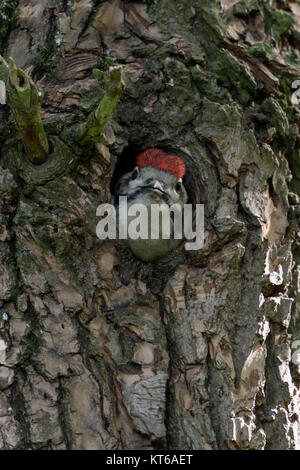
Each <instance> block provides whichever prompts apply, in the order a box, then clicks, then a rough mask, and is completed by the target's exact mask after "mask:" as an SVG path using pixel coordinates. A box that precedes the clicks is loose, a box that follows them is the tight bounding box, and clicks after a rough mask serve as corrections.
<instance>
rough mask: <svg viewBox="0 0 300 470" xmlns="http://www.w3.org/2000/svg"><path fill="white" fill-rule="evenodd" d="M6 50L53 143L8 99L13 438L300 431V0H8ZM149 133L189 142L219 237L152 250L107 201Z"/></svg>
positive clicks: (6, 218) (120, 441)
mask: <svg viewBox="0 0 300 470" xmlns="http://www.w3.org/2000/svg"><path fill="white" fill-rule="evenodd" d="M5 15H6V16H7V17H8V18H9V21H8V20H7V18H5ZM0 47H1V51H0V52H1V54H2V55H3V57H4V58H5V60H8V57H9V56H11V57H12V58H13V59H14V61H15V63H16V64H17V66H18V67H20V69H23V70H24V72H25V73H26V74H27V75H28V76H29V77H30V79H31V80H32V83H34V84H35V85H36V86H37V87H38V88H40V89H42V90H43V91H44V98H43V101H42V103H41V117H42V123H43V127H44V130H45V135H46V136H47V137H46V140H45V138H44V134H43V145H41V146H40V147H39V151H40V154H41V155H42V157H43V158H47V156H46V157H45V155H46V154H47V151H48V148H47V142H46V141H48V144H49V152H50V153H49V161H47V162H46V163H42V164H41V165H35V164H34V163H36V162H33V163H30V162H29V160H28V155H29V156H30V155H31V152H32V148H33V147H30V146H29V147H28V146H26V142H25V138H24V133H23V134H22V128H21V127H20V125H19V123H18V119H17V116H16V114H14V113H13V106H9V105H10V102H9V101H8V104H7V105H1V106H0V117H1V121H0V140H1V149H0V151H1V154H0V165H1V167H0V197H1V200H0V208H1V212H0V240H1V241H0V260H1V264H0V448H2V449H101V450H104V449H105V450H110V449H126V450H129V449H190V450H192V449H200V450H201V449H219V450H220V449H259V450H265V449H284V450H288V449H296V448H300V422H299V407H300V393H299V372H300V360H299V354H300V318H299V312H300V304H299V300H300V247H299V231H300V224H299V216H300V158H299V147H300V145H299V144H300V138H299V124H300V113H299V106H298V105H297V91H296V89H293V88H292V85H293V82H294V81H295V80H297V79H300V62H299V58H300V3H299V1H297V0H294V2H289V1H283V0H280V1H279V0H278V1H276V0H269V1H262V0H240V1H238V0H202V1H197V0H148V1H135V2H131V1H122V0H107V1H101V0H100V1H99V0H75V1H74V2H73V1H72V0H70V1H66V0H39V1H38V0H20V1H19V2H17V1H16V0H11V1H10V0H8V1H7V2H6V3H5V4H2V6H1V7H0ZM113 65H121V66H122V70H123V80H124V84H125V88H124V92H123V95H122V97H121V101H120V103H119V105H118V107H117V109H116V112H115V113H114V116H113V119H112V120H111V121H110V123H109V124H108V125H107V126H106V128H105V138H104V137H103V136H101V135H100V134H99V135H98V134H97V133H96V134H95V133H93V139H87V140H82V141H81V142H80V141H79V140H78V138H76V136H75V130H76V129H77V130H78V129H82V126H84V123H86V122H88V123H90V121H89V116H95V114H94V111H95V109H96V107H97V105H98V103H99V102H101V99H102V98H103V96H104V95H103V93H104V89H103V86H102V85H101V83H102V82H101V78H102V76H103V73H106V71H107V70H108V69H109V67H110V66H113ZM0 78H1V77H0ZM22 83H23V82H22ZM22 83H21V85H22ZM8 91H9V90H8ZM38 112H39V111H38ZM15 119H16V120H15ZM27 122H28V120H27ZM38 123H39V124H38V125H39V126H40V121H38ZM17 124H18V126H17ZM88 126H90V124H88ZM31 127H33V126H31ZM34 132H35V131H33V133H34ZM76 135H77V134H76ZM30 136H31V143H32V141H33V142H34V141H35V140H34V139H35V137H34V138H33V139H32V134H30ZM77 136H78V135H77ZM27 137H28V133H27ZM149 147H158V148H162V149H164V150H166V151H170V152H173V153H176V154H177V155H180V156H181V157H182V158H184V160H185V162H186V166H187V175H186V178H185V187H186V188H187V191H188V193H189V199H190V202H192V203H194V204H196V203H203V204H204V207H205V243H204V247H203V248H202V249H201V250H198V251H186V250H185V248H184V243H183V244H182V246H181V247H179V249H177V250H175V251H174V252H172V253H171V254H170V255H169V256H167V257H166V258H164V259H160V260H159V261H157V262H153V263H142V262H140V261H138V260H137V259H135V258H134V257H133V255H132V254H131V252H130V251H129V249H127V248H126V246H125V247H124V246H122V245H120V244H118V243H116V242H115V241H113V240H105V241H101V240H99V239H98V238H97V236H96V225H97V222H98V220H99V219H98V218H97V217H96V209H97V206H98V205H99V204H100V203H103V202H110V197H111V185H112V184H114V182H115V181H116V180H117V179H118V177H119V176H121V174H122V173H123V172H125V171H126V170H128V169H130V168H132V167H133V165H134V159H135V156H136V155H137V153H138V152H140V151H142V150H144V149H146V148H149ZM35 148H38V147H37V146H36V147H35ZM41 149H42V150H41ZM40 154H39V155H40ZM51 157H52V160H51ZM51 162H52V163H51ZM53 162H54V163H53ZM59 162H63V164H61V165H60V163H59ZM29 163H30V165H29ZM45 165H46V166H45ZM51 165H52V167H51ZM49 168H50V170H51V171H50V170H49Z"/></svg>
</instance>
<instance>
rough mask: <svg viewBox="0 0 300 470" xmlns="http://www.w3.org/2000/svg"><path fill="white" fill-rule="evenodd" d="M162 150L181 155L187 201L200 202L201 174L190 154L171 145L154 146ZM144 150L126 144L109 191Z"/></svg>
mask: <svg viewBox="0 0 300 470" xmlns="http://www.w3.org/2000/svg"><path fill="white" fill-rule="evenodd" d="M153 147H157V148H159V149H161V150H163V151H164V152H165V153H166V154H168V155H178V156H179V157H181V158H182V159H183V161H184V163H185V165H186V174H185V176H184V178H183V184H184V186H185V189H186V191H187V193H188V198H189V200H188V202H189V203H191V204H196V203H200V202H201V201H200V194H203V185H202V183H201V175H200V174H198V173H199V172H198V171H197V163H196V162H195V161H194V160H191V158H190V156H189V155H187V154H185V153H184V152H182V151H181V150H179V149H176V148H173V147H171V146H158V145H157V146H156V145H155V144H154V145H153ZM144 150H146V148H138V147H137V146H134V145H128V146H127V147H126V148H125V149H124V150H123V152H122V153H121V154H120V156H119V157H118V160H117V162H116V165H115V169H114V172H113V176H112V179H111V183H110V191H111V193H113V192H114V188H115V186H116V184H117V182H118V181H119V179H120V178H121V176H122V175H124V174H125V173H128V172H130V171H132V170H133V169H134V167H135V166H136V157H137V155H138V154H139V153H141V152H143V151H144Z"/></svg>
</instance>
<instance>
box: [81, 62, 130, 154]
mask: <svg viewBox="0 0 300 470" xmlns="http://www.w3.org/2000/svg"><path fill="white" fill-rule="evenodd" d="M103 85H104V89H105V93H104V95H103V97H102V98H101V100H100V103H99V104H98V106H97V109H96V110H95V111H93V112H92V113H91V114H90V115H89V117H88V119H87V121H86V122H84V123H82V124H80V125H79V126H78V130H77V141H78V142H79V144H80V145H86V144H89V143H96V142H99V141H101V140H102V139H103V135H102V134H103V131H104V128H105V126H106V124H107V123H108V122H109V120H110V119H111V118H112V115H113V113H114V111H115V109H116V107H117V105H118V103H119V101H120V98H121V95H122V92H123V89H124V82H123V79H122V67H121V66H116V67H110V68H109V70H108V73H107V76H106V77H105V79H104V81H103Z"/></svg>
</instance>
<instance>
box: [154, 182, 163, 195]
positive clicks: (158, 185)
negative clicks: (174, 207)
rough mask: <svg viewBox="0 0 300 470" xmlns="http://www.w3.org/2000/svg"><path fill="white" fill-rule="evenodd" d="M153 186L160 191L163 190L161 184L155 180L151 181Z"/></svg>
mask: <svg viewBox="0 0 300 470" xmlns="http://www.w3.org/2000/svg"><path fill="white" fill-rule="evenodd" d="M153 188H154V189H158V190H159V191H162V192H163V193H164V192H165V190H164V187H163V185H162V184H161V183H160V182H159V181H157V180H155V181H153Z"/></svg>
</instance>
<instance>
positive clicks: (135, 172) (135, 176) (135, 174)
mask: <svg viewBox="0 0 300 470" xmlns="http://www.w3.org/2000/svg"><path fill="white" fill-rule="evenodd" d="M138 175H139V171H138V169H137V168H135V169H134V171H133V172H132V175H131V179H132V180H135V179H136V178H137V177H138Z"/></svg>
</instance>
